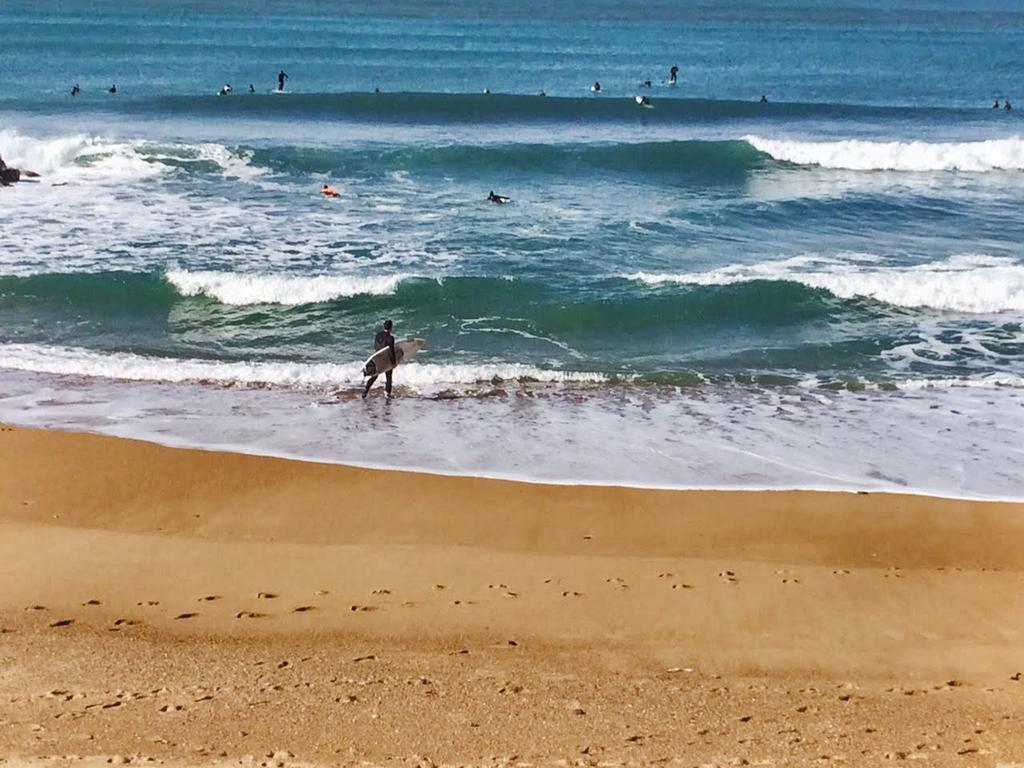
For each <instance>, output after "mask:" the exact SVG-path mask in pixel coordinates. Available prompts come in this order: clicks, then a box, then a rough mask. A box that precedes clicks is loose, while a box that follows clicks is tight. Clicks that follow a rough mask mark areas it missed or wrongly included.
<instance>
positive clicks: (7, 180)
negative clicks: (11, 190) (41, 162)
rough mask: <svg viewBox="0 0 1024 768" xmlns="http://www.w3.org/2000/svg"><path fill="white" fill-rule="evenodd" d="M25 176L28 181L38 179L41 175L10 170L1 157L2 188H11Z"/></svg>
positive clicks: (0, 182) (0, 183) (0, 175)
mask: <svg viewBox="0 0 1024 768" xmlns="http://www.w3.org/2000/svg"><path fill="white" fill-rule="evenodd" d="M22 176H24V177H25V178H26V179H37V178H39V174H38V173H35V172H34V171H22V170H19V169H17V168H10V167H9V166H8V165H7V163H5V162H4V159H3V158H2V157H0V186H4V187H7V186H10V185H11V184H16V183H17V182H19V181H21V177H22Z"/></svg>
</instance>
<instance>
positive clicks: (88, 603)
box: [82, 598, 103, 607]
mask: <svg viewBox="0 0 1024 768" xmlns="http://www.w3.org/2000/svg"><path fill="white" fill-rule="evenodd" d="M87 605H103V603H101V602H100V601H99V600H97V599H96V598H93V599H92V600H86V601H85V602H84V603H82V607H85V606H87Z"/></svg>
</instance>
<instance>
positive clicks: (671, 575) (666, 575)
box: [658, 571, 675, 579]
mask: <svg viewBox="0 0 1024 768" xmlns="http://www.w3.org/2000/svg"><path fill="white" fill-rule="evenodd" d="M674 577H675V574H674V573H671V572H669V571H665V572H664V573H659V574H658V578H659V579H671V578H674Z"/></svg>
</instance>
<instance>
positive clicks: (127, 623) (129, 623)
mask: <svg viewBox="0 0 1024 768" xmlns="http://www.w3.org/2000/svg"><path fill="white" fill-rule="evenodd" d="M141 623H142V622H140V621H136V620H135V619H114V626H115V627H134V626H135V625H136V624H141Z"/></svg>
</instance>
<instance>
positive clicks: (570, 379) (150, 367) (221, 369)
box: [0, 344, 605, 392]
mask: <svg viewBox="0 0 1024 768" xmlns="http://www.w3.org/2000/svg"><path fill="white" fill-rule="evenodd" d="M362 364H363V361H361V360H359V361H356V360H351V361H346V362H341V363H301V362H269V361H268V362H264V361H252V362H250V361H219V360H197V359H177V358H167V357H148V356H143V355H136V354H133V353H129V352H95V351H93V350H88V349H83V348H80V347H59V346H46V345H40V344H0V368H6V369H8V370H16V371H29V372H32V373H47V374H57V375H62V376H82V377H88V378H101V379H112V380H117V381H150V382H168V383H183V382H202V383H211V384H222V385H234V384H241V385H255V386H267V385H269V386H283V387H293V388H298V389H304V388H328V389H330V388H338V387H344V386H356V385H358V384H359V383H360V382H361V381H362V374H361V369H362ZM517 381H538V382H545V383H551V384H558V383H598V382H602V381H605V377H604V376H603V375H601V374H599V373H592V372H587V371H560V370H549V369H544V368H537V367H535V366H530V365H522V364H516V363H482V364H477V365H468V364H464V365H459V364H452V365H435V364H429V363H426V364H424V363H419V362H416V361H412V362H409V363H407V364H405V365H403V366H402V367H401V375H400V383H401V384H402V385H403V386H408V387H411V388H413V389H417V390H421V391H427V392H429V391H431V390H437V389H442V388H444V387H446V386H451V385H466V384H481V383H501V382H517Z"/></svg>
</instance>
